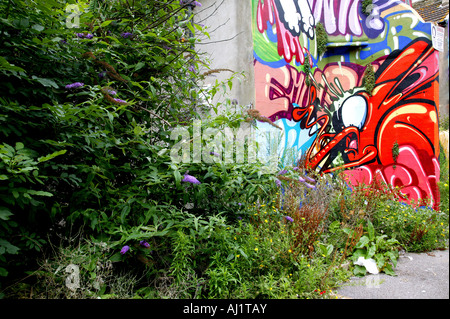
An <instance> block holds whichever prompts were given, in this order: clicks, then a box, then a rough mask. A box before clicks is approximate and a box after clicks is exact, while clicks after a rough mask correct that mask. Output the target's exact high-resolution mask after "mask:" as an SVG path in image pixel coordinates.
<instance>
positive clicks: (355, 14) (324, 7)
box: [308, 0, 399, 39]
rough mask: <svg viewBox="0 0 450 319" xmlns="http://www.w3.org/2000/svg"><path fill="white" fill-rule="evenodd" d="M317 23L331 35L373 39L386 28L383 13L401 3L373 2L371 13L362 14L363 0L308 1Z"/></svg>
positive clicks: (370, 8) (374, 0)
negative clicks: (363, 36) (364, 36)
mask: <svg viewBox="0 0 450 319" xmlns="http://www.w3.org/2000/svg"><path fill="white" fill-rule="evenodd" d="M308 2H309V5H310V7H311V12H312V14H313V16H314V19H315V21H316V22H318V21H320V22H321V23H322V24H323V25H324V27H325V30H326V31H327V33H328V34H329V35H332V36H338V35H353V36H361V35H363V31H364V32H365V33H366V34H367V36H368V37H369V38H371V39H373V38H376V37H378V36H379V35H380V34H381V33H382V32H383V31H384V28H385V22H384V19H383V18H382V17H381V13H382V12H383V11H385V10H387V9H389V8H391V7H393V6H395V5H397V4H398V3H399V1H398V0H373V5H371V6H369V8H368V10H370V12H368V13H364V12H362V7H361V2H362V1H361V0H340V1H337V0H308Z"/></svg>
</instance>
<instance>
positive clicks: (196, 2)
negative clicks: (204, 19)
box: [180, 0, 202, 7]
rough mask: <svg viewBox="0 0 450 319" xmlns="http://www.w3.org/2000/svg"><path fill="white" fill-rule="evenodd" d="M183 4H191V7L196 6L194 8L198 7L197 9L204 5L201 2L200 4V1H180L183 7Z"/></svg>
mask: <svg viewBox="0 0 450 319" xmlns="http://www.w3.org/2000/svg"><path fill="white" fill-rule="evenodd" d="M183 4H190V5H194V6H197V7H201V6H202V4H201V3H200V2H198V1H192V0H180V5H183Z"/></svg>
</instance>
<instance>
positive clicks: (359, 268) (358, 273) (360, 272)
mask: <svg viewBox="0 0 450 319" xmlns="http://www.w3.org/2000/svg"><path fill="white" fill-rule="evenodd" d="M353 274H354V275H355V276H358V277H362V276H364V275H365V274H366V267H364V266H359V265H355V269H353Z"/></svg>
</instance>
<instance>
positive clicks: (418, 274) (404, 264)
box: [334, 249, 449, 299]
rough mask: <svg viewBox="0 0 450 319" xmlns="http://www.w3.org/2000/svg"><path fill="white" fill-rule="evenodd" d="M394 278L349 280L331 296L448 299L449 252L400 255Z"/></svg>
mask: <svg viewBox="0 0 450 319" xmlns="http://www.w3.org/2000/svg"><path fill="white" fill-rule="evenodd" d="M394 270H395V273H396V274H397V276H389V275H386V274H384V273H381V274H377V275H366V276H364V277H352V278H351V279H350V281H348V282H345V283H343V284H341V286H340V287H339V288H338V289H335V290H334V292H335V294H336V295H337V297H338V298H339V299H449V251H448V249H447V250H435V251H431V252H428V253H403V254H400V257H399V260H398V262H397V267H396V268H395V269H394Z"/></svg>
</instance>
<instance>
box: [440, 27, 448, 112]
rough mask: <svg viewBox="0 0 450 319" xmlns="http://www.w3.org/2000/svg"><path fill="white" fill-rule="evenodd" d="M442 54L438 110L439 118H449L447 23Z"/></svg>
mask: <svg viewBox="0 0 450 319" xmlns="http://www.w3.org/2000/svg"><path fill="white" fill-rule="evenodd" d="M445 34H446V37H445V44H444V52H439V109H440V112H441V116H449V92H450V91H449V87H448V81H449V69H448V67H449V63H448V36H449V33H448V21H447V24H446V26H445Z"/></svg>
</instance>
